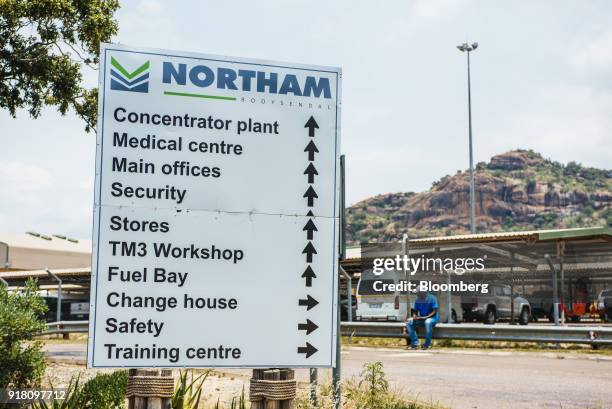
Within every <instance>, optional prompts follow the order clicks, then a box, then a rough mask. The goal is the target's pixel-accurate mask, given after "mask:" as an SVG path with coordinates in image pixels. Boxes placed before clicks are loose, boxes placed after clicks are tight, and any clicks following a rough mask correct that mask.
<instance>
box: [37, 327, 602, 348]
mask: <svg viewBox="0 0 612 409" xmlns="http://www.w3.org/2000/svg"><path fill="white" fill-rule="evenodd" d="M403 328H404V323H401V322H363V321H356V322H342V323H341V333H342V335H344V336H349V337H380V338H406V335H405V334H403V333H402V330H403ZM88 329H89V322H88V321H61V322H50V323H47V330H46V331H45V332H44V334H68V333H74V332H87V331H88ZM433 336H434V338H437V339H458V340H470V341H514V342H553V343H567V344H590V345H612V327H598V326H589V327H564V326H545V325H509V324H495V325H485V324H466V323H463V324H438V325H436V326H435V328H434V334H433Z"/></svg>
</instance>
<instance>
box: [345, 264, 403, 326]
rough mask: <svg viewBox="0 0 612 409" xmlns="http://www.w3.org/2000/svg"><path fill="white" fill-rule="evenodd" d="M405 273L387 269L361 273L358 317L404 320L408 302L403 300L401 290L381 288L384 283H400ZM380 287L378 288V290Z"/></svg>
mask: <svg viewBox="0 0 612 409" xmlns="http://www.w3.org/2000/svg"><path fill="white" fill-rule="evenodd" d="M403 279H404V275H403V274H401V273H400V272H397V271H385V272H384V273H382V274H381V275H375V274H374V273H373V272H372V270H365V271H363V272H362V273H361V277H360V278H359V283H358V284H357V312H356V314H355V316H356V319H357V320H358V321H360V320H382V321H403V320H404V319H405V318H406V312H407V303H406V302H403V303H402V302H401V300H400V299H401V298H405V295H404V297H402V293H401V292H400V291H390V290H388V289H385V290H384V291H383V290H380V288H382V285H383V284H399V283H400V282H401V280H403ZM377 289H378V290H377Z"/></svg>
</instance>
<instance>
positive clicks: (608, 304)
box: [597, 290, 612, 322]
mask: <svg viewBox="0 0 612 409" xmlns="http://www.w3.org/2000/svg"><path fill="white" fill-rule="evenodd" d="M597 311H598V312H599V316H600V317H601V319H602V321H604V322H612V290H603V291H602V292H600V293H599V296H598V297H597Z"/></svg>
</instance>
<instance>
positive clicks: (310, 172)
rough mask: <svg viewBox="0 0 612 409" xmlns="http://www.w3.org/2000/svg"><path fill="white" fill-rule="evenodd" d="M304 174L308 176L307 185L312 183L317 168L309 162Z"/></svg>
mask: <svg viewBox="0 0 612 409" xmlns="http://www.w3.org/2000/svg"><path fill="white" fill-rule="evenodd" d="M304 174H305V175H308V183H314V177H315V175H318V174H319V172H317V168H315V167H314V165H313V164H312V162H310V163H309V164H308V167H307V168H306V170H305V171H304Z"/></svg>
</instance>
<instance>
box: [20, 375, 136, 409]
mask: <svg viewBox="0 0 612 409" xmlns="http://www.w3.org/2000/svg"><path fill="white" fill-rule="evenodd" d="M127 379H128V372H127V371H115V372H112V373H110V374H97V375H96V376H94V377H93V378H91V379H90V380H89V381H87V382H85V383H84V384H83V385H81V384H80V377H79V375H77V376H74V377H72V378H71V379H70V383H69V384H68V387H67V388H66V395H65V399H63V400H53V401H51V402H50V403H47V402H45V401H42V400H41V401H38V402H37V403H34V404H33V405H32V408H33V409H122V408H125V392H126V389H127ZM51 389H53V388H51Z"/></svg>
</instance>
